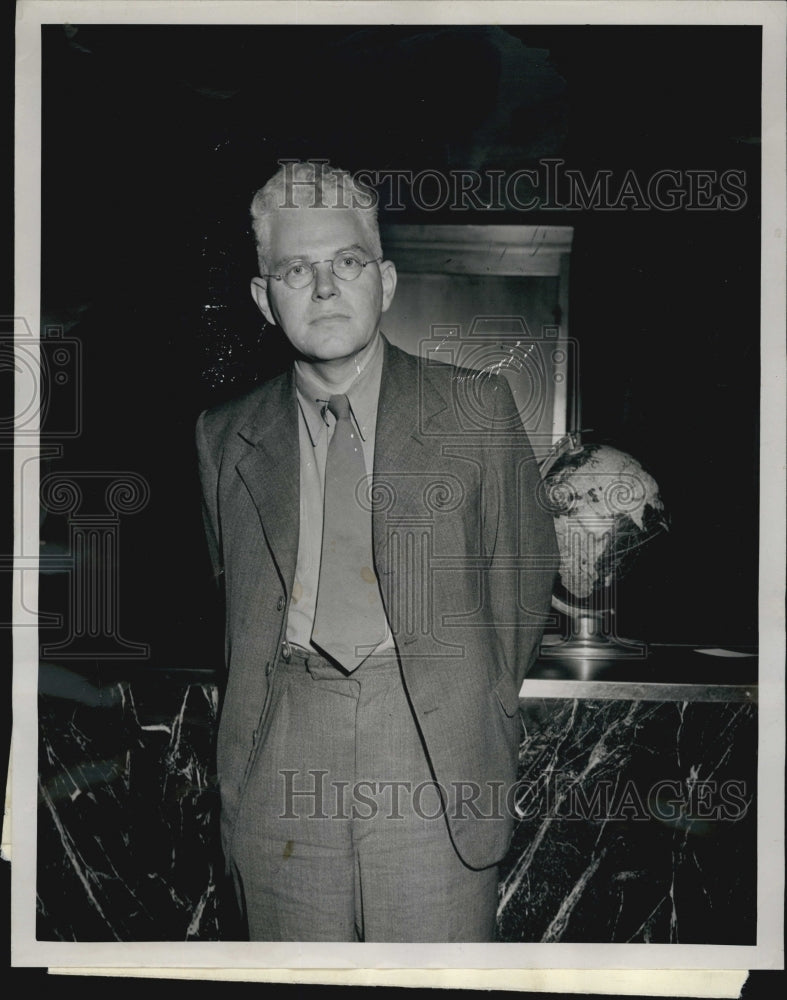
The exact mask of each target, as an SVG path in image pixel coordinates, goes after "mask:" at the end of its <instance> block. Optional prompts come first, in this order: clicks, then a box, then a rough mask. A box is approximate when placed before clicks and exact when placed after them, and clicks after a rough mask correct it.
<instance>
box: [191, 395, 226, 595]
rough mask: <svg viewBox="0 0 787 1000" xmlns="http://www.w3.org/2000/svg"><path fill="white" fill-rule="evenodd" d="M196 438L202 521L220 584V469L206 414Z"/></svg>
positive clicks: (216, 576)
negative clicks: (208, 434)
mask: <svg viewBox="0 0 787 1000" xmlns="http://www.w3.org/2000/svg"><path fill="white" fill-rule="evenodd" d="M196 438H197V461H198V468H199V477H200V483H201V485H202V520H203V523H204V525H205V537H206V539H207V542H208V552H209V554H210V561H211V565H212V567H213V578H214V580H215V581H216V583H219V582H221V578H222V575H223V573H224V566H223V565H222V559H221V535H220V529H219V519H218V499H217V498H218V469H217V467H216V463H215V460H214V458H213V456H212V454H211V451H210V447H209V445H208V440H207V435H206V432H205V413H204V412H203V413H201V414H200V415H199V418H198V419H197V432H196Z"/></svg>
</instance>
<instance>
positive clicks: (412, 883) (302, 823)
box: [229, 643, 498, 942]
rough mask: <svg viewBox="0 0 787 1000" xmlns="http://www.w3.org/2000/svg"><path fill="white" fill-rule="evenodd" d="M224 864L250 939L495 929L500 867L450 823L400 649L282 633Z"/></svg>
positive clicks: (471, 938)
mask: <svg viewBox="0 0 787 1000" xmlns="http://www.w3.org/2000/svg"><path fill="white" fill-rule="evenodd" d="M272 683H273V687H272V692H271V700H270V702H269V708H268V715H267V719H266V724H265V727H264V735H263V737H262V743H261V745H260V747H259V748H258V752H257V755H256V758H255V760H254V763H253V765H252V768H251V772H250V774H249V778H248V783H247V786H246V789H245V792H244V798H243V802H242V804H241V807H240V811H239V814H238V821H237V825H236V832H235V836H234V839H233V843H232V845H231V858H230V859H229V860H230V868H231V871H232V873H233V877H234V882H235V888H236V893H237V894H238V900H239V904H240V906H241V909H242V911H243V912H244V914H245V919H246V922H247V925H248V931H249V937H250V939H251V940H254V941H378V942H411V941H412V942H445V941H466V942H483V941H491V940H493V939H494V933H495V913H496V905H497V884H498V873H497V866H496V865H495V866H492V867H490V868H485V869H480V870H477V869H472V868H469V867H468V866H467V865H465V863H464V862H463V861H462V860H461V859H460V857H459V855H458V854H457V852H456V850H455V848H454V846H453V844H452V842H451V838H450V835H449V831H448V825H447V823H446V819H445V815H444V806H443V801H442V797H441V795H440V790H439V787H438V786H437V785H436V783H435V782H434V780H433V776H432V773H431V770H430V767H429V762H428V759H427V756H426V753H425V751H424V747H423V742H422V740H421V736H420V732H419V730H418V726H417V723H416V720H415V717H414V715H413V712H412V710H411V707H410V704H409V701H408V698H407V692H406V689H405V686H404V682H403V679H402V675H401V666H400V663H399V660H398V658H397V657H396V655H395V653H394V655H391V654H390V653H387V654H385V655H380V656H372V657H369V658H368V659H367V660H366V661H365V662H364V663H362V664H361V665H360V667H358V669H357V670H355V671H354V672H353V673H352V674H350V675H348V674H346V673H345V672H344V671H343V670H341V669H340V668H338V667H337V666H335V665H334V664H333V663H332V662H331V661H329V660H327V659H325V658H323V657H321V656H319V655H317V654H315V653H313V652H311V651H307V650H302V649H299V648H298V647H296V646H290V645H289V644H286V643H285V649H284V653H283V656H282V658H281V659H280V661H279V664H278V665H277V667H276V670H275V672H274V675H273V682H272Z"/></svg>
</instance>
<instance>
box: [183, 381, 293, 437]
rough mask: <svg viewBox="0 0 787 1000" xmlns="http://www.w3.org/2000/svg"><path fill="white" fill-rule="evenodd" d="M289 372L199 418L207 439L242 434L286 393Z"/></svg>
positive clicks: (257, 386) (219, 404)
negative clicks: (244, 429)
mask: <svg viewBox="0 0 787 1000" xmlns="http://www.w3.org/2000/svg"><path fill="white" fill-rule="evenodd" d="M289 381H290V376H289V373H288V372H283V373H282V374H280V375H276V376H275V377H274V378H272V379H268V380H267V381H265V382H262V383H261V384H260V385H256V386H254V388H253V389H249V390H248V391H247V392H245V393H243V394H242V395H240V396H235V397H234V398H232V399H228V400H225V401H224V402H221V403H217V404H216V405H214V406H211V407H209V408H208V409H206V410H204V411H203V412H202V413H201V414H200V417H199V421H200V424H201V425H202V428H203V430H204V433H205V436H206V437H207V438H209V439H210V438H215V437H225V436H227V435H228V434H233V433H235V432H236V431H239V430H241V429H242V428H243V427H244V426H245V425H246V424H247V423H249V421H251V420H253V419H254V418H255V417H257V416H258V415H259V413H260V410H261V409H262V408H263V407H265V406H266V405H267V404H268V403H269V402H270V401H271V400H278V399H280V398H281V397H282V395H283V394H284V393H285V392H286V390H287V387H288V385H289Z"/></svg>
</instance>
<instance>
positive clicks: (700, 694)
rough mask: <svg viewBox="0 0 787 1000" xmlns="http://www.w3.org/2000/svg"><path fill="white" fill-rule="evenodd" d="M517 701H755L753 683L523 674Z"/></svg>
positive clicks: (755, 688) (755, 690)
mask: <svg viewBox="0 0 787 1000" xmlns="http://www.w3.org/2000/svg"><path fill="white" fill-rule="evenodd" d="M519 698H520V701H524V700H526V699H529V698H564V699H566V700H569V701H573V700H575V699H581V700H583V701H588V700H592V701H658V702H671V701H680V702H689V701H691V702H703V701H704V702H744V703H746V704H751V705H754V704H756V703H757V686H756V685H755V684H675V683H659V682H654V681H646V682H638V681H604V680H587V681H583V680H569V679H564V678H545V677H526V678H525V680H524V682H523V684H522V687H521V689H520V691H519Z"/></svg>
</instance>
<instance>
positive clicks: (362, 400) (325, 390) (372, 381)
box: [294, 332, 383, 446]
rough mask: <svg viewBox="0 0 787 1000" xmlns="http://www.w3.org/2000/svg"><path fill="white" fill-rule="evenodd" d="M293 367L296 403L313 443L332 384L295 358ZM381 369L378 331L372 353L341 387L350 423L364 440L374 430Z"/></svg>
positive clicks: (324, 416)
mask: <svg viewBox="0 0 787 1000" xmlns="http://www.w3.org/2000/svg"><path fill="white" fill-rule="evenodd" d="M294 369H295V388H296V390H297V393H298V403H299V405H300V408H301V413H303V417H304V420H305V422H306V427H307V429H308V431H309V437H310V438H311V442H312V445H314V446H316V444H317V442H318V441H319V440H320V436H321V435H322V433H323V431H324V430H325V428H326V427H327V426H328V417H327V413H328V400H329V398H330V397H331V395H332V394H333V392H332V389H331V387H330V386H328V385H326V384H325V382H324V381H323V380H322V379H321V378H320V377H319V376H318V375H317V374H316V373H315V372H314V370H313V369H312V367H311V365H309V364H307V363H305V362H301V361H296V362H295V364H294ZM382 370H383V338H382V337H381V336H380V334H379V332H378V333H376V334H375V341H374V346H373V348H372V352H371V354H369V355H368V356H367V358H366V360H365V362H364V366H363V368H362V369H361V370H360V371H359V373H358V374H357V375H356V377H355V378H354V379H353V381H352V382H351V383H350V385H349V386H348V387H347V388H346V389H345V390H344V391H345V392H346V394H347V399H348V400H349V403H350V412H351V413H352V419H353V423H354V424H355V426H356V428H357V430H358V433H359V434H360V435H361V439H362V440H363V441H366V440H367V439H368V437H369V435H370V434H371V433H372V431H373V430H374V424H375V420H376V418H377V402H378V399H379V395H380V380H381V378H382Z"/></svg>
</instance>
